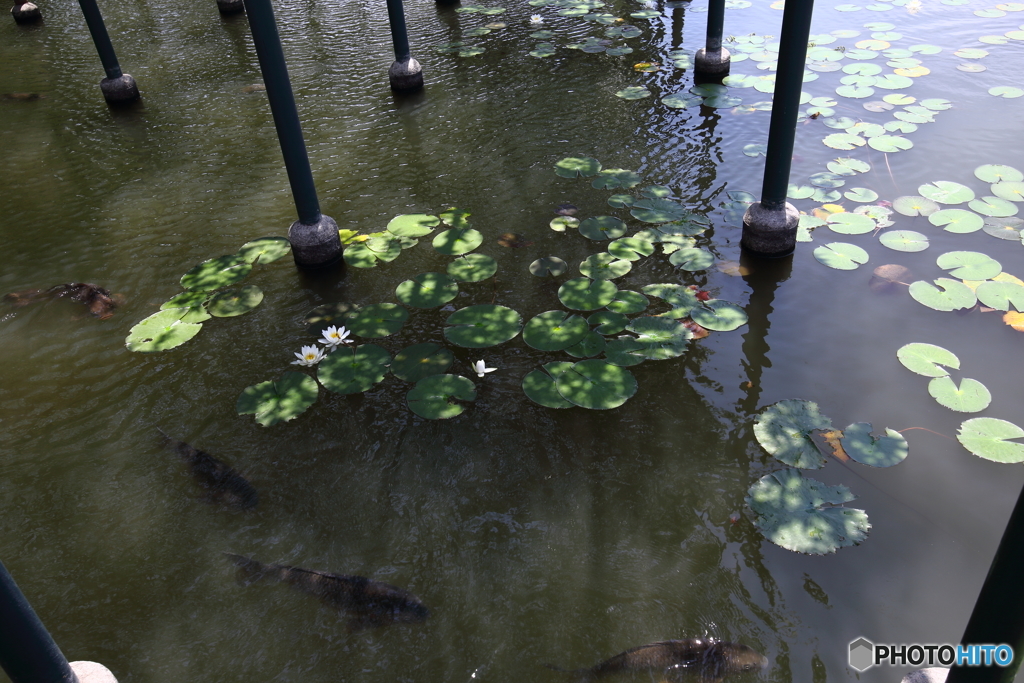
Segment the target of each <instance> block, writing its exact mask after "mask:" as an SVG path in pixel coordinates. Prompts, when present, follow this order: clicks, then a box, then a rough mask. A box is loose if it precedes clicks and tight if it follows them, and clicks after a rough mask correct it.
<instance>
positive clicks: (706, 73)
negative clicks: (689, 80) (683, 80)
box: [693, 47, 732, 79]
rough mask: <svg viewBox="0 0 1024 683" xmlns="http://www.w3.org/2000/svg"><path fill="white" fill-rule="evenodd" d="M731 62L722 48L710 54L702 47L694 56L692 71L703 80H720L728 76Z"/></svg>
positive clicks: (727, 52)
mask: <svg viewBox="0 0 1024 683" xmlns="http://www.w3.org/2000/svg"><path fill="white" fill-rule="evenodd" d="M731 61H732V57H731V56H730V55H729V51H728V50H726V49H725V48H724V47H722V48H719V49H717V50H712V51H710V52H709V51H708V50H707V49H706V48H703V47H702V48H701V49H699V50H697V54H696V55H694V58H693V71H694V74H695V75H696V76H700V77H701V78H704V79H722V78H725V77H726V76H728V75H729V65H730V62H731Z"/></svg>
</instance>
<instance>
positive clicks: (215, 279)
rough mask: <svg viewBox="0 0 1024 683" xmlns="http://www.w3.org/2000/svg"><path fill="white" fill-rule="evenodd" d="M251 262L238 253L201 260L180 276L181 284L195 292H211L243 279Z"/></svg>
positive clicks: (248, 270) (248, 271)
mask: <svg viewBox="0 0 1024 683" xmlns="http://www.w3.org/2000/svg"><path fill="white" fill-rule="evenodd" d="M251 272H252V263H251V262H249V261H247V260H246V258H245V257H243V256H240V255H239V254H227V255H225V256H218V257H217V258H214V259H210V260H209V261H203V262H202V263H200V264H199V265H198V266H196V267H194V268H192V269H191V270H189V271H188V272H187V273H185V274H184V275H182V276H181V286H182V287H183V288H185V289H190V290H193V291H197V292H211V291H213V290H215V289H220V288H221V287H229V286H231V285H233V284H235V283H236V282H240V281H241V280H244V279H245V278H246V276H247V275H249V273H251Z"/></svg>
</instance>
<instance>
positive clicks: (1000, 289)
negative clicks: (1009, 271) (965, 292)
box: [975, 281, 1024, 312]
mask: <svg viewBox="0 0 1024 683" xmlns="http://www.w3.org/2000/svg"><path fill="white" fill-rule="evenodd" d="M975 293H976V294H977V296H978V301H980V302H981V303H982V304H984V305H985V306H988V307H989V308H994V309H996V310H997V311H1009V310H1010V305H1011V304H1012V305H1013V307H1014V308H1016V309H1017V311H1019V312H1024V287H1022V286H1021V285H1019V284H1017V283H1016V282H992V281H986V282H982V283H981V284H980V285H978V289H977V290H975Z"/></svg>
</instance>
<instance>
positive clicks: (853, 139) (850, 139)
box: [822, 133, 866, 150]
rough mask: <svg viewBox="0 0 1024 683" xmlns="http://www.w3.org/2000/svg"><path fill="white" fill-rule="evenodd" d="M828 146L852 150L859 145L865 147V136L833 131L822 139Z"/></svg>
mask: <svg viewBox="0 0 1024 683" xmlns="http://www.w3.org/2000/svg"><path fill="white" fill-rule="evenodd" d="M822 142H823V143H825V146H826V147H831V148H832V149H842V150H851V149H855V148H857V147H863V146H864V144H865V142H866V141H865V140H864V138H862V137H861V136H859V135H854V134H853V133H832V134H831V135H826V136H825V138H824V139H823V140H822Z"/></svg>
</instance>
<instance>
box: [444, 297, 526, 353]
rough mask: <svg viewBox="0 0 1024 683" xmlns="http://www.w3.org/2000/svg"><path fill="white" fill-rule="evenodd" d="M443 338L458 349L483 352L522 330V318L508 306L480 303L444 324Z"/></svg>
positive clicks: (462, 311)
mask: <svg viewBox="0 0 1024 683" xmlns="http://www.w3.org/2000/svg"><path fill="white" fill-rule="evenodd" d="M445 324H446V325H449V327H446V328H445V329H444V336H445V338H447V339H448V341H450V342H452V343H453V344H455V345H456V346H462V347H465V348H470V349H483V348H487V347H489V346H497V345H498V344H503V343H504V342H507V341H508V340H509V339H512V338H513V337H515V336H516V335H517V334H519V331H520V330H521V329H523V317H522V316H521V315H519V313H518V312H517V311H514V310H512V309H511V308H508V307H507V306H498V305H496V304H478V305H476V306H468V307H466V308H463V309H460V310H458V311H455V312H454V313H452V314H451V315H450V316H448V320H447V321H446V322H445Z"/></svg>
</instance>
